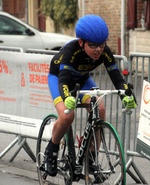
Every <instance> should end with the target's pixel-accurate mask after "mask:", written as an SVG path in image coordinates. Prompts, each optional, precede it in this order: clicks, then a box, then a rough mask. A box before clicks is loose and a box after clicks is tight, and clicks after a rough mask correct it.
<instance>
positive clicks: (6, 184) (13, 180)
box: [0, 171, 38, 185]
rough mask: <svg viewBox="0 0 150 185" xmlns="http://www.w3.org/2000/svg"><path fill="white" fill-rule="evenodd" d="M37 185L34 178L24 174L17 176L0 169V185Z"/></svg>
mask: <svg viewBox="0 0 150 185" xmlns="http://www.w3.org/2000/svg"><path fill="white" fill-rule="evenodd" d="M10 184H11V185H37V184H38V182H37V181H35V180H34V179H29V178H26V177H24V176H18V175H15V174H13V173H7V172H1V171H0V185H10Z"/></svg>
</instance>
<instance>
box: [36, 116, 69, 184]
mask: <svg viewBox="0 0 150 185" xmlns="http://www.w3.org/2000/svg"><path fill="white" fill-rule="evenodd" d="M56 119H57V116H56V115H55V114H50V115H48V116H47V117H46V118H45V119H44V120H43V122H42V125H41V127H40V130H39V135H38V139H37V148H36V156H37V157H36V158H37V159H36V161H37V173H38V179H39V184H40V185H45V184H46V185H49V184H50V185H60V184H61V185H71V184H72V177H70V176H71V175H72V171H71V170H72V169H71V166H69V165H70V164H69V162H68V157H67V151H68V149H67V142H66V138H65V137H63V139H62V140H61V142H60V149H59V155H58V160H57V166H58V169H59V170H58V171H59V172H58V174H57V175H56V177H51V176H49V175H48V174H47V173H46V172H45V169H44V168H45V167H44V152H45V148H46V146H47V144H48V142H49V140H50V138H51V136H50V134H49V133H48V132H49V127H50V124H52V123H53V122H55V121H56ZM48 134H49V135H48ZM45 135H46V136H47V137H46V136H45ZM61 169H63V171H62V173H61ZM70 174H71V175H70Z"/></svg>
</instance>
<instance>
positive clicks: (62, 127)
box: [45, 74, 74, 176]
mask: <svg viewBox="0 0 150 185" xmlns="http://www.w3.org/2000/svg"><path fill="white" fill-rule="evenodd" d="M48 85H49V88H50V91H51V95H52V97H53V100H54V104H55V107H56V110H57V112H58V119H57V120H56V122H55V124H54V127H53V131H52V138H51V140H50V142H49V144H48V145H47V147H46V150H45V170H46V171H47V173H48V174H49V175H51V176H55V175H56V174H57V156H58V151H59V142H60V140H61V138H62V137H63V136H64V134H65V132H66V131H67V129H68V128H69V127H70V125H71V123H72V122H73V119H74V111H72V112H71V113H70V114H68V115H65V114H64V110H65V109H66V108H65V105H64V102H63V100H62V98H61V96H60V93H59V88H58V77H57V76H55V75H51V74H49V76H48Z"/></svg>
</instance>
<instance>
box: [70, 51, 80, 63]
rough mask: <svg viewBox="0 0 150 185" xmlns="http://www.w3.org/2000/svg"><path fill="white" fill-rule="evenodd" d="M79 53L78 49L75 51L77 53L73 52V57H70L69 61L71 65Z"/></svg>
mask: <svg viewBox="0 0 150 185" xmlns="http://www.w3.org/2000/svg"><path fill="white" fill-rule="evenodd" d="M80 52H81V49H79V50H77V51H75V52H74V54H73V56H72V57H71V60H70V62H71V63H73V62H74V59H75V56H76V55H77V54H78V53H80Z"/></svg>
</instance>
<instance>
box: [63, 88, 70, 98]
mask: <svg viewBox="0 0 150 185" xmlns="http://www.w3.org/2000/svg"><path fill="white" fill-rule="evenodd" d="M63 91H64V95H65V97H68V96H69V89H68V85H63Z"/></svg>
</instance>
